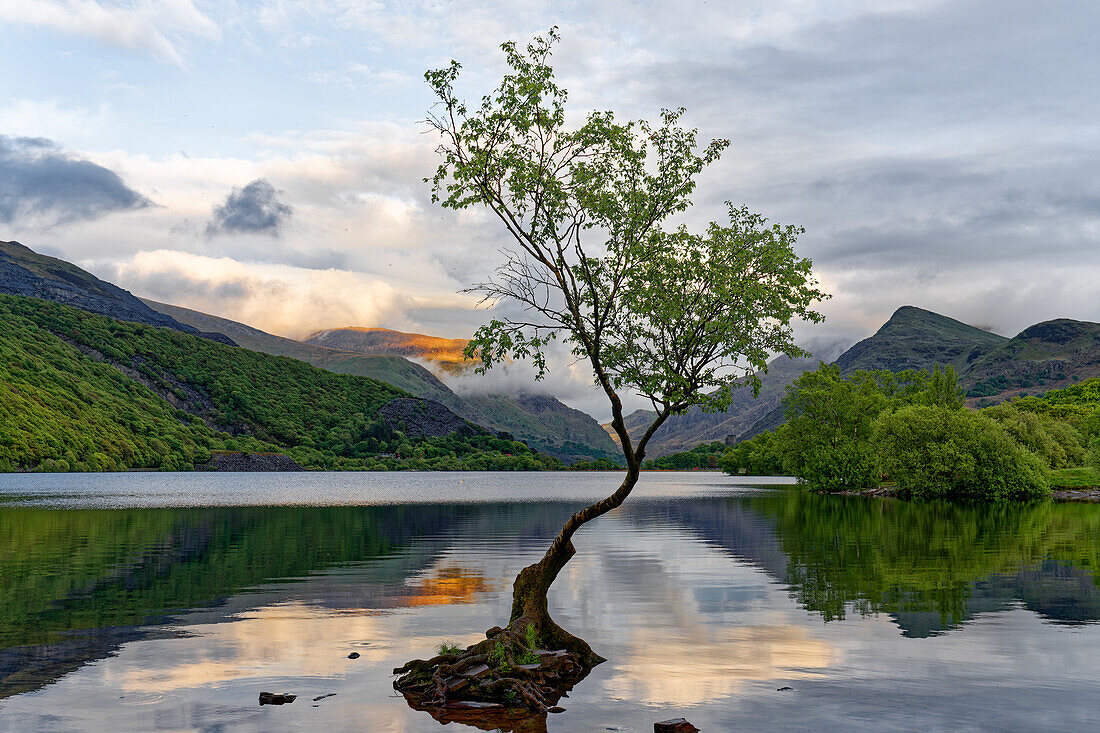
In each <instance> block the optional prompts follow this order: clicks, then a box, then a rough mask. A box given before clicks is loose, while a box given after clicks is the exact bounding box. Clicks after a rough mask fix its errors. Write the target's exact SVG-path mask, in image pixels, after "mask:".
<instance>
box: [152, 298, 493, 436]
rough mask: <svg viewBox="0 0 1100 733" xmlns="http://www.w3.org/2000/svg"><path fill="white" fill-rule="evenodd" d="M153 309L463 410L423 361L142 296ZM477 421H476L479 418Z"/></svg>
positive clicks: (249, 345) (263, 348)
mask: <svg viewBox="0 0 1100 733" xmlns="http://www.w3.org/2000/svg"><path fill="white" fill-rule="evenodd" d="M141 300H142V302H143V303H145V304H146V305H148V306H149V307H150V308H152V309H153V310H155V311H157V312H159V313H163V314H165V315H168V316H171V317H172V318H174V319H176V320H177V321H180V322H181V323H185V324H188V325H190V326H194V327H195V328H198V329H200V330H203V331H214V332H216V333H221V334H225V335H226V336H228V337H229V338H231V339H233V341H235V342H237V344H239V345H240V346H242V347H244V348H246V349H251V350H253V351H261V352H263V353H265V354H272V355H274V356H289V357H290V358H292V359H297V360H299V361H305V362H308V363H310V364H312V365H314V366H316V367H320V368H321V369H326V370H328V371H330V372H335V373H337V374H354V375H357V376H361V377H370V378H372V379H377V380H379V381H381V382H386V383H387V384H392V385H393V386H395V387H398V388H399V389H403V390H405V391H406V392H408V393H409V394H413V395H416V396H417V397H423V398H424V399H428V400H435V401H436V402H441V403H443V404H444V405H446V406H447V407H449V408H450V409H452V410H455V411H460V410H461V409H462V400H461V399H459V398H458V396H457V395H456V394H455V393H454V392H452V391H451V390H450V389H448V388H447V385H445V384H443V382H441V381H439V379H438V378H437V377H436V376H435V375H434V374H432V373H431V372H429V371H428V370H427V369H425V368H424V367H422V366H420V365H419V364H415V363H413V362H411V361H409V360H408V359H406V358H404V357H401V356H389V355H385V354H370V355H368V354H357V353H354V352H351V351H340V350H338V349H330V348H327V347H324V346H314V345H312V344H306V343H303V342H301V341H295V340H294V339H288V338H284V337H282V336H275V335H273V334H270V333H266V332H264V331H261V330H260V329H258V328H253V327H251V326H246V325H245V324H243V323H238V322H236V321H231V320H229V319H228V318H219V317H218V316H212V315H209V314H207V313H200V312H199V311H195V310H191V309H189V308H181V307H180V306H178V305H168V304H167V303H158V302H156V301H155V300H147V299H145V298H142V299H141ZM475 422H476V421H475Z"/></svg>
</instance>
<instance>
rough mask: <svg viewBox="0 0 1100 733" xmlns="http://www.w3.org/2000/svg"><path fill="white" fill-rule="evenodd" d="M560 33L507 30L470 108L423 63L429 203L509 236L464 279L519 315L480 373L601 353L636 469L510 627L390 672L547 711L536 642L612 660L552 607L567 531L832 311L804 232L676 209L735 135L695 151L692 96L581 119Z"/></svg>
mask: <svg viewBox="0 0 1100 733" xmlns="http://www.w3.org/2000/svg"><path fill="white" fill-rule="evenodd" d="M557 40H558V35H557V32H556V30H551V31H550V32H549V33H548V34H547V35H546V36H545V37H537V38H535V39H534V40H533V41H532V43H530V44H529V45H528V46H527V49H526V53H523V52H522V51H520V50H517V48H516V45H515V44H514V43H511V42H509V43H505V44H503V45H502V47H501V48H502V49H503V51H504V53H505V56H506V58H507V63H508V66H509V67H510V71H509V73H507V74H506V75H505V76H504V77H503V79H502V80H501V82H500V84H499V86H498V87H497V88H496V90H495V91H494V92H493V93H491V94H490V95H488V96H485V97H484V98H483V99H482V100H481V104H480V105H479V106H476V107H473V106H467V104H466V103H465V102H462V101H460V100H459V99H458V97H457V96H456V92H455V89H454V85H455V81H456V80H457V79H458V76H459V71H460V69H461V67H460V65H459V64H458V63H457V62H455V61H452V62H451V64H450V66H449V67H447V68H444V69H440V70H436V71H429V72H427V73H426V74H425V78H426V79H427V81H428V83H429V85H430V86H431V88H432V91H433V92H434V93H435V95H436V96H437V97H438V103H437V105H436V107H435V110H434V112H433V113H432V114H431V115H430V116H429V118H428V122H429V123H430V125H431V126H432V127H433V128H434V129H435V131H437V132H438V133H439V135H440V137H441V144H440V146H439V148H438V152H439V154H440V156H441V158H442V162H441V163H440V165H439V168H438V170H437V171H436V173H435V175H434V176H433V177H432V178H430V179H426V180H428V181H429V182H430V183H431V184H432V186H433V201H435V202H439V203H441V204H442V205H443V206H444V207H446V208H449V209H466V208H468V207H478V206H484V207H487V208H488V209H489V210H491V211H492V212H493V213H494V214H495V215H496V216H497V217H498V218H499V219H500V221H501V222H502V223H503V224H504V227H505V229H506V230H507V232H508V234H509V235H511V246H510V248H508V249H506V250H504V252H503V254H504V264H502V265H501V266H500V267H499V268H498V269H497V271H496V274H495V276H494V277H492V278H491V279H489V280H488V281H487V282H484V283H480V284H478V285H476V286H474V287H472V288H470V291H471V292H478V293H480V294H482V295H483V296H484V298H485V299H486V300H487V301H489V302H490V303H493V304H498V305H499V306H501V311H504V310H505V309H508V312H510V313H512V314H513V315H512V316H509V317H504V318H501V319H499V320H493V321H492V322H491V323H489V324H488V325H485V326H483V327H481V328H480V329H479V330H478V331H477V333H476V334H475V336H474V338H473V339H472V340H471V342H470V344H469V347H468V349H467V357H470V358H475V357H476V358H479V359H480V362H481V363H480V364H479V366H478V371H479V372H484V371H486V370H488V369H489V368H490V367H492V365H493V364H495V363H498V362H500V361H502V360H506V359H513V358H520V359H529V360H530V361H531V362H533V364H534V365H535V368H536V369H537V374H536V378H537V379H541V378H542V377H543V376H544V374H545V373H546V370H547V349H548V346H549V345H550V343H551V342H552V341H553V340H554V339H557V338H560V339H561V340H562V341H563V342H564V343H565V344H567V345H568V346H569V347H570V348H571V349H572V353H573V355H574V356H575V357H576V358H577V359H579V360H581V361H583V362H587V363H588V364H590V365H591V367H592V373H593V376H594V380H595V384H596V385H598V387H599V389H601V390H602V391H603V392H604V394H606V396H607V399H608V401H609V402H610V406H611V414H612V420H611V425H612V427H613V428H614V430H615V433H616V435H617V436H618V439H619V443H620V445H621V446H622V452H623V458H624V459H625V463H626V475H625V476H624V477H623V480H622V483H621V484H620V485H619V487H618V489H617V490H616V491H615V492H614V493H613V494H611V495H610V496H608V497H607V498H605V499H602V500H600V501H598V502H596V503H595V504H592V505H591V506H588V507H585V508H584V509H581V510H580V511H578V512H576V513H575V514H573V515H572V516H571V517H570V518H569V519H568V521H566V523H565V525H564V526H563V527H562V528H561V531H560V532H559V533H558V535H557V537H555V538H554V541H553V543H551V545H550V547H549V549H547V551H546V553H545V555H543V557H542V559H541V560H539V561H538V562H536V563H535V564H533V565H530V566H529V567H526V568H524V569H523V570H522V571H521V572H520V573H519V575H518V577H517V578H516V580H515V584H514V587H513V596H512V612H511V618H510V619H509V623H508V626H507V628H505V629H501V628H499V627H495V628H493V629H490V630H489V632H487V638H486V639H485V640H484V641H482V642H479V643H478V644H475V645H473V646H472V647H470V648H469V649H467V650H465V651H458V652H456V653H450V654H441V655H440V656H438V657H436V658H434V659H431V660H428V661H420V660H415V661H413V662H410V663H409V664H407V665H405V666H404V667H401V668H399V669H397V670H395V674H400V675H402V676H401V677H400V678H399V679H398V680H397V681H396V682H395V686H397V688H398V689H399V690H402V691H403V692H406V693H407V697H408V696H409V695H410V694H411V695H419V696H420V697H419V699H420V702H421V703H424V702H427V701H434V703H436V704H439V703H442V702H444V701H445V699H446V698H447V697H448V696H451V697H454V696H456V695H457V696H461V697H462V698H463V699H496V700H516V701H517V702H520V703H525V704H527V705H528V706H531V707H534V708H539V707H542V708H543V709H545V705H546V704H547V702H548V701H551V700H556V698H557V696H556V695H554V694H553V691H552V690H551V689H549V688H550V687H551V686H552V685H550V684H549V683H548V681H547V680H548V679H550V680H551V681H552V680H553V678H554V677H555V675H554V674H549V675H546V674H540V672H539V670H531V669H525V668H521V667H520V664H521V663H522V662H523V661H524V660H526V661H528V662H531V661H538V659H537V658H536V656H537V655H534V654H533V652H532V647H533V646H540V647H542V648H543V649H550V650H566V652H567V653H568V654H567V656H568V657H569V660H570V661H571V662H575V663H576V666H577V667H579V668H580V669H581V670H583V672H587V670H588V669H590V668H591V667H592V666H593V665H595V664H598V663H599V662H601V661H604V660H603V659H602V658H601V657H599V656H598V655H597V654H596V653H595V652H593V651H592V649H591V648H590V647H589V645H588V644H587V643H585V642H584V641H583V640H582V639H579V638H577V637H575V636H573V635H572V634H570V633H569V632H567V631H565V630H564V629H562V628H561V627H559V626H558V625H557V624H556V623H554V621H553V620H552V619H551V618H550V615H549V613H548V611H547V591H548V590H549V589H550V586H551V584H552V583H553V582H554V579H555V578H557V576H558V573H559V572H560V571H561V569H562V568H563V567H564V566H565V564H566V563H567V562H569V559H570V558H571V557H572V556H573V555H574V553H575V552H576V550H575V549H574V547H573V541H572V540H573V535H574V534H575V533H576V532H577V530H578V529H580V528H581V527H582V526H584V525H585V524H586V523H588V522H590V521H592V520H593V519H595V518H597V517H599V516H601V515H603V514H606V513H607V512H609V511H611V510H612V509H615V508H616V507H618V506H619V505H621V504H622V503H623V501H624V500H625V499H626V498H627V497H628V496H629V495H630V492H631V490H632V489H633V488H634V486H635V484H637V482H638V475H639V470H640V468H641V466H642V461H643V460H644V458H645V452H646V446H647V445H648V444H649V441H650V440H651V439H652V437H653V435H654V434H655V433H656V432H657V429H658V428H660V427H661V425H662V424H663V423H664V422H665V421H666V420H667V419H668V417H669V416H670V415H675V414H677V413H681V412H683V411H685V410H687V409H688V408H691V407H695V406H698V407H701V408H702V409H704V410H707V411H717V410H721V409H724V408H725V407H726V406H728V404H729V401H730V396H731V392H732V391H733V390H734V389H737V388H743V387H748V388H750V389H753V391H754V393H755V392H756V391H757V390H758V389H759V387H760V379H759V376H758V375H757V374H758V372H759V371H760V370H763V369H764V368H765V367H766V363H767V359H768V358H769V357H770V356H772V355H774V354H777V353H782V354H786V355H788V356H791V357H795V356H805V355H807V354H806V353H805V352H804V351H803V350H802V349H800V348H798V347H797V346H795V345H794V342H793V337H792V333H791V328H790V322H791V320H792V319H795V318H801V319H804V320H808V321H813V322H818V321H820V320H822V316H821V315H820V314H819V313H817V312H815V311H814V310H812V305H813V304H814V303H815V301H817V300H820V299H821V298H823V297H825V296H824V295H823V293H822V292H821V291H820V290H818V289H817V283H816V281H815V280H814V278H813V276H812V274H811V263H810V261H809V260H808V259H803V258H799V257H798V256H797V255H796V254H795V252H794V249H793V245H794V242H795V238H796V237H797V235H799V234H801V233H802V231H803V230H802V229H800V228H798V227H794V226H780V225H778V224H775V225H771V226H768V225H767V224H766V220H765V219H764V218H763V217H761V216H760V215H758V214H754V213H751V212H749V211H748V210H747V209H745V208H741V207H735V206H734V205H733V204H731V203H729V202H727V204H726V205H727V208H728V216H729V221H728V223H711V224H710V225H709V226H707V228H706V230H705V232H703V233H700V234H696V233H692V232H690V231H689V230H688V229H687V228H686V227H685V226H672V225H671V224H669V220H670V219H671V218H673V217H674V216H675V215H677V214H680V213H682V212H684V211H686V210H687V209H688V208H689V207H690V206H691V196H692V192H693V191H694V189H695V185H696V179H697V177H698V176H699V174H700V172H701V171H702V170H703V169H704V168H705V167H706V166H708V165H710V164H711V163H713V162H715V161H716V160H718V157H719V155H720V154H721V152H722V151H723V150H724V149H725V148H726V147H727V146H728V145H729V142H728V141H727V140H715V141H712V142H711V143H709V144H708V145H706V146H705V147H703V148H700V147H699V146H698V145H697V143H696V135H697V131H696V130H689V129H684V128H683V127H681V126H680V118H681V116H682V115H683V113H684V110H683V109H677V110H662V112H661V115H660V122H659V123H657V124H650V123H648V122H645V121H630V122H618V121H617V120H616V119H615V116H614V114H613V113H611V112H592V113H591V114H589V115H588V116H587V118H585V120H584V122H583V124H580V125H579V126H576V127H570V126H569V125H567V124H566V111H565V105H566V91H565V90H564V89H562V88H561V87H559V86H558V85H557V83H556V81H555V78H554V73H553V69H552V68H551V67H550V65H549V58H550V54H551V48H552V46H553V44H554V42H556V41H557ZM623 393H633V394H637V395H641V396H644V397H645V398H646V399H648V400H649V402H650V403H651V404H652V406H653V410H654V412H655V417H654V418H653V421H652V422H651V423H650V425H649V426H648V427H647V428H646V429H645V431H644V432H641V433H640V434H637V433H636V434H634V435H631V434H630V433H628V432H627V428H626V424H625V422H624V420H623V403H622V398H621V395H622V394H623ZM559 656H561V655H559ZM542 661H543V665H542V666H543V668H544V669H545V668H546V667H547V666H549V662H547V661H546V660H545V659H544V660H542ZM483 664H488V666H489V667H490V668H491V669H490V670H489V671H488V672H486V671H485V670H483V669H481V667H482V665H483ZM527 666H528V667H530V666H531V665H530V664H528V665H527ZM566 666H570V665H566ZM494 667H495V668H494ZM471 668H477V669H480V670H481V675H480V676H474V678H473V680H472V682H469V683H468V682H467V680H468V679H469V675H468V673H467V675H466V676H463V675H462V673H463V671H464V670H469V669H471ZM564 676H567V675H559V677H564ZM580 676H583V674H581V675H580ZM456 690H457V691H456Z"/></svg>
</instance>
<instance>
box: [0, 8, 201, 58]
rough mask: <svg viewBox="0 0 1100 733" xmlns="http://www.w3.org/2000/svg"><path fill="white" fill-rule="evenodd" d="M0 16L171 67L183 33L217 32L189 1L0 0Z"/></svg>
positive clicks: (178, 54) (180, 55) (181, 53)
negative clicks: (145, 56) (135, 53)
mask: <svg viewBox="0 0 1100 733" xmlns="http://www.w3.org/2000/svg"><path fill="white" fill-rule="evenodd" d="M0 21H7V22H8V23H13V24H21V25H30V26H37V27H41V28H48V29H50V30H54V31H58V32H61V33H68V34H72V35H79V36H87V37H90V38H94V39H96V40H97V41H100V42H101V43H105V44H108V45H111V46H116V47H119V48H125V49H128V50H133V51H144V52H147V53H149V54H151V55H152V56H153V57H154V58H156V59H158V60H160V61H163V62H165V63H169V64H175V65H176V66H183V65H185V64H186V53H185V51H184V50H183V49H182V47H181V41H182V39H183V38H185V37H188V36H197V37H200V38H209V39H216V38H218V37H220V30H219V29H218V26H217V24H215V23H214V21H213V20H211V19H210V17H209V16H207V15H206V14H204V13H203V12H201V11H200V10H199V9H198V8H196V7H195V5H194V3H193V2H192V0H134V2H130V3H125V4H123V3H113V2H97V0H16V1H15V2H10V1H8V2H0Z"/></svg>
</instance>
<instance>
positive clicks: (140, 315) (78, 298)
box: [0, 241, 237, 346]
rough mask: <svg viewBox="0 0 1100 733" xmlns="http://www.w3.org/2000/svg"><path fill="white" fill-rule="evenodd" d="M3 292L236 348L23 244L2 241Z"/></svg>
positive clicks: (222, 337) (0, 278)
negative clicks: (69, 306)
mask: <svg viewBox="0 0 1100 733" xmlns="http://www.w3.org/2000/svg"><path fill="white" fill-rule="evenodd" d="M0 293H8V294H9V295H22V296H25V297H29V298H39V299H41V300H48V301H51V302H54V303H62V304H64V305H71V306H73V307H74V308H80V309H81V310H84V311H88V312H89V313H96V314H98V315H101V316H108V317H110V318H115V319H117V320H120V321H128V322H130V323H144V324H147V325H150V326H162V327H165V328H171V329H173V330H176V331H180V332H182V333H189V334H193V335H196V336H201V337H202V338H206V339H210V340H212V341H218V342H220V343H224V344H226V345H228V346H236V345H237V344H235V343H234V342H233V341H232V340H231V339H229V338H228V337H227V336H225V335H224V334H215V333H206V332H202V331H200V330H199V329H197V328H194V327H193V326H188V325H186V324H183V323H180V322H179V321H177V320H176V319H174V318H172V317H171V316H166V315H164V314H162V313H158V312H156V311H154V310H153V309H151V308H149V307H148V306H147V305H145V304H144V303H142V302H141V301H140V300H139V299H138V298H137V297H135V296H134V295H133V293H131V292H130V291H128V290H123V289H122V288H120V287H118V286H117V285H114V284H113V283H109V282H107V281H105V280H100V279H99V278H98V277H96V276H95V275H93V274H91V273H90V272H88V271H86V270H82V269H81V268H79V267H77V266H76V265H74V264H72V263H71V262H67V261H65V260H61V259H58V258H56V257H49V256H48V255H43V254H39V253H38V252H35V251H34V250H32V249H31V248H30V247H28V246H26V245H25V244H20V243H19V242H15V241H11V242H0Z"/></svg>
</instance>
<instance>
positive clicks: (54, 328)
mask: <svg viewBox="0 0 1100 733" xmlns="http://www.w3.org/2000/svg"><path fill="white" fill-rule="evenodd" d="M0 383H2V384H4V385H5V387H6V388H5V389H3V390H0V470H2V471H12V470H40V471H116V470H126V469H135V468H136V469H160V470H165V471H181V470H182V471H186V470H191V469H192V468H193V467H194V466H195V465H196V464H202V463H204V462H206V461H208V460H209V459H210V454H211V451H219V450H224V451H241V452H257V453H259V452H279V453H285V454H286V455H288V456H290V457H291V458H292V459H294V460H295V461H296V462H297V463H299V464H300V465H302V466H304V467H307V468H323V469H344V470H370V469H373V470H386V469H390V470H393V469H407V470H539V469H547V468H558V467H560V466H561V464H560V462H559V461H557V460H556V459H554V458H551V457H549V456H546V455H543V454H540V453H537V452H536V451H534V450H532V449H530V448H528V447H527V446H526V445H525V444H523V443H521V442H517V441H514V440H507V439H504V438H501V437H498V436H496V435H494V434H491V433H489V432H488V431H486V430H484V429H482V428H478V427H476V426H472V425H468V426H467V428H468V429H464V430H461V431H458V432H454V433H452V434H450V435H443V436H437V437H429V438H414V437H411V436H410V435H408V434H406V432H405V431H402V430H401V429H400V428H401V426H400V425H395V424H393V421H390V420H386V419H384V418H383V417H382V416H380V415H379V414H378V411H379V409H380V408H381V407H382V406H384V405H386V404H387V403H389V402H391V401H392V400H394V399H396V398H398V397H408V395H407V394H405V393H404V392H402V391H401V390H399V389H397V388H396V387H392V386H390V385H388V384H385V383H383V382H379V381H377V380H374V379H370V378H367V377H357V376H350V375H341V374H333V373H331V372H327V371H325V370H322V369H318V368H316V367H313V366H311V365H309V364H306V363H304V362H301V361H298V360H295V359H290V358H286V357H277V356H269V355H267V354H261V353H258V352H254V351H249V350H247V349H242V348H236V347H231V346H227V345H225V344H221V343H217V342H214V341H210V340H207V339H203V338H199V337H197V336H193V335H190V334H186V333H181V332H179V331H173V330H170V329H166V328H158V327H154V326H149V325H145V324H139V323H129V322H123V321H116V320H113V319H111V318H107V317H104V316H97V315H92V314H89V313H87V312H85V311H81V310H77V309H74V308H70V307H67V306H64V305H59V304H56V303H50V302H47V301H43V300H38V299H34V298H25V297H20V296H9V295H0Z"/></svg>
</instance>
